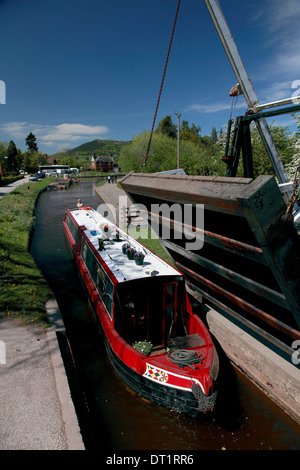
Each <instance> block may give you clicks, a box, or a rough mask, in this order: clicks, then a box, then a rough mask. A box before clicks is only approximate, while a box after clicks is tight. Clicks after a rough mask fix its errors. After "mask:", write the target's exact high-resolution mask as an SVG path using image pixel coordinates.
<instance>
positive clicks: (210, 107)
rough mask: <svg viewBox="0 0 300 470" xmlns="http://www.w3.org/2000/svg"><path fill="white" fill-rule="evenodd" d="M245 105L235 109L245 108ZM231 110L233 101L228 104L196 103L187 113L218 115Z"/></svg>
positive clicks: (188, 108) (239, 105) (229, 100)
mask: <svg viewBox="0 0 300 470" xmlns="http://www.w3.org/2000/svg"><path fill="white" fill-rule="evenodd" d="M243 107H245V104H244V103H243V104H241V103H240V104H238V105H237V106H235V109H236V108H238V109H240V108H243ZM230 109H231V99H228V102H227V103H225V102H224V103H205V104H203V103H202V104H201V103H194V104H191V105H189V106H188V107H187V109H186V111H198V112H199V113H217V112H220V111H228V110H230Z"/></svg>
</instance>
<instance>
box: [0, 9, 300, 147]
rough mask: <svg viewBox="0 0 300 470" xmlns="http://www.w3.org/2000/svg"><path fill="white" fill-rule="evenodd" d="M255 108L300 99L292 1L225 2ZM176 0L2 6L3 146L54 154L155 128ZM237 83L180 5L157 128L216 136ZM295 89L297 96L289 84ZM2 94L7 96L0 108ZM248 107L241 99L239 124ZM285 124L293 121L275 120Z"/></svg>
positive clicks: (211, 40) (200, 16)
mask: <svg viewBox="0 0 300 470" xmlns="http://www.w3.org/2000/svg"><path fill="white" fill-rule="evenodd" d="M220 5H221V7H222V10H223V13H224V15H225V17H226V20H227V22H228V24H229V27H230V30H231V33H232V35H233V38H234V39H235V42H236V44H237V47H238V49H239V52H240V54H241V57H242V59H243V62H244V64H245V67H246V69H247V72H248V74H249V76H250V78H251V80H252V83H253V85H254V88H255V91H256V94H257V96H258V99H259V102H260V103H265V102H268V101H273V100H276V99H283V98H286V97H290V96H292V94H294V93H295V91H297V88H298V89H299V94H300V33H299V20H300V2H299V0H285V1H284V2H283V1H282V0H248V1H246V0H220ZM176 7H177V0H51V1H50V0H26V1H24V0H0V18H1V28H0V80H1V81H2V82H4V83H5V87H6V89H5V98H6V99H5V104H4V103H3V101H4V100H3V87H2V94H1V93H0V102H1V104H0V141H2V142H9V141H10V140H13V141H14V142H15V144H16V145H17V147H18V148H20V149H21V150H22V151H25V150H26V145H25V139H26V136H27V135H28V134H29V132H33V133H34V134H35V135H36V137H37V144H38V147H39V150H40V151H41V152H43V153H47V154H49V155H51V154H53V153H55V152H56V151H58V150H61V149H63V148H74V147H76V146H78V145H80V144H82V143H84V142H87V141H90V140H93V139H95V138H99V139H113V140H131V139H132V138H133V137H134V136H135V135H136V134H138V133H140V132H141V131H143V130H146V129H147V130H150V129H151V126H152V121H153V117H154V111H155V106H156V100H157V97H158V92H159V87H160V82H161V78H162V73H163V69H164V64H165V59H166V54H167V50H168V45H169V40H170V35H171V30H172V26H173V21H174V16H175V11H176ZM236 82H237V80H236V78H235V76H234V73H233V71H232V69H231V66H230V64H229V61H228V59H227V56H226V54H225V52H224V50H223V47H222V45H221V42H220V40H219V37H218V35H217V32H216V30H215V28H214V25H213V23H212V20H211V18H210V16H209V14H208V11H207V8H206V6H205V3H204V1H203V0H182V1H181V6H180V10H179V16H178V21H177V25H176V30H175V35H174V41H173V46H172V50H171V54H170V59H169V64H168V69H167V73H166V78H165V82H164V87H163V91H162V96H161V101H160V106H159V110H158V116H157V121H156V125H157V124H158V122H159V121H160V119H162V118H163V117H164V116H166V115H168V114H169V115H171V116H172V119H173V121H174V122H177V117H176V115H175V111H176V112H180V113H181V119H182V120H186V121H189V123H190V125H191V124H192V123H194V124H196V125H200V126H201V130H202V131H201V134H202V135H208V134H210V133H211V130H212V127H216V129H217V130H218V131H219V130H220V129H221V127H222V126H225V125H226V124H227V121H228V119H229V115H230V107H231V98H230V97H229V91H230V89H231V88H232V86H233V85H235V84H236ZM293 87H294V88H293ZM1 97H2V100H1ZM245 110H246V104H245V101H244V99H243V97H239V99H238V101H237V104H236V106H235V108H234V113H233V115H234V116H237V115H240V114H243V113H244V112H245ZM278 122H280V123H281V124H282V125H292V124H293V121H292V120H291V119H290V116H289V115H286V116H283V117H281V118H280V120H279V119H278Z"/></svg>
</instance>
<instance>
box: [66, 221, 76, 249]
mask: <svg viewBox="0 0 300 470" xmlns="http://www.w3.org/2000/svg"><path fill="white" fill-rule="evenodd" d="M66 224H67V227H68V229H69V230H70V232H71V235H72V237H73V239H74V241H75V243H76V245H77V241H78V229H77V227H76V225H75V222H73V220H72V219H71V217H70V215H69V214H67V216H66Z"/></svg>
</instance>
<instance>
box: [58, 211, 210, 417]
mask: <svg viewBox="0 0 300 470" xmlns="http://www.w3.org/2000/svg"><path fill="white" fill-rule="evenodd" d="M66 217H69V218H71V219H73V218H72V213H71V211H67V213H66ZM66 217H65V220H64V222H63V225H64V230H65V234H66V237H67V242H68V245H69V247H70V249H71V253H72V255H73V257H74V259H75V262H76V264H77V267H78V269H79V273H80V275H81V278H82V281H83V284H84V286H85V288H86V290H87V293H88V295H89V297H90V300H91V303H92V305H93V308H94V312H95V315H96V318H97V320H98V322H99V326H100V329H101V331H102V333H103V338H104V342H105V347H106V350H107V353H108V355H109V358H110V360H111V363H112V365H113V367H114V368H115V370H116V372H117V373H118V375H119V376H120V377H121V378H122V379H123V380H124V382H126V383H127V384H128V385H129V386H130V387H131V388H132V389H133V390H134V391H136V392H137V393H138V394H139V395H141V396H143V397H145V398H146V399H148V400H150V401H153V402H155V403H158V404H159V405H162V406H165V407H167V408H169V409H172V410H175V411H179V412H184V413H188V414H191V415H197V414H198V413H207V412H209V411H212V410H213V409H214V407H215V405H216V399H217V391H216V380H215V379H216V376H217V372H216V370H217V369H218V360H217V355H216V351H215V348H214V346H213V343H212V340H211V337H210V335H209V333H208V331H207V329H206V328H205V326H204V324H203V322H202V321H201V320H200V318H199V317H198V316H196V315H194V314H193V313H192V309H191V306H190V303H189V301H188V298H187V295H186V293H185V297H186V299H185V304H186V310H187V312H186V315H185V328H186V332H187V334H186V335H185V336H180V337H177V338H175V339H174V342H175V343H176V341H177V342H178V344H179V347H178V346H177V348H176V349H175V351H174V350H173V351H170V352H165V351H158V352H157V353H153V354H151V355H149V356H145V355H144V354H142V353H141V352H139V351H137V350H136V349H135V348H134V347H133V346H132V345H130V344H128V342H126V341H125V340H124V339H123V338H122V337H121V336H120V334H119V333H118V332H117V331H116V328H115V325H114V321H115V317H114V312H113V313H109V312H108V310H107V307H106V305H105V302H104V301H103V298H101V295H100V293H99V289H97V286H96V285H95V281H94V280H93V278H92V276H91V274H90V272H89V270H88V268H87V265H86V263H85V261H84V259H83V257H82V252H81V243H82V240H83V239H85V243H86V244H87V245H88V246H89V248H90V249H91V250H93V254H94V256H95V257H97V259H98V262H99V263H102V264H101V266H102V267H103V270H105V272H106V273H107V275H108V276H109V278H110V281H111V282H112V284H113V286H114V287H113V296H114V295H115V292H116V286H117V284H118V280H117V279H116V277H115V276H114V274H113V273H112V272H111V271H110V270H109V268H108V266H106V265H105V264H103V262H102V261H101V259H100V258H99V256H98V254H97V250H95V247H94V246H92V245H91V243H90V241H89V240H88V239H86V237H85V234H84V232H85V229H86V227H85V226H78V224H77V223H76V220H74V219H73V222H74V225H75V226H76V228H77V234H78V236H77V237H76V236H75V238H74V230H73V232H72V233H71V230H70V227H69V225H68V224H67V222H66ZM179 274H180V275H181V273H179ZM112 310H113V309H112Z"/></svg>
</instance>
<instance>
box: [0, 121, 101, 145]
mask: <svg viewBox="0 0 300 470" xmlns="http://www.w3.org/2000/svg"><path fill="white" fill-rule="evenodd" d="M0 128H1V130H2V132H4V133H6V134H8V135H9V136H10V138H12V139H20V138H24V139H25V138H26V137H27V135H28V134H29V133H30V132H32V133H33V134H34V135H35V136H36V138H37V139H38V140H40V141H41V142H42V143H43V145H47V146H49V145H53V144H58V145H59V146H60V145H61V144H62V142H63V145H64V146H66V145H68V144H69V143H72V142H75V141H80V140H84V139H94V138H99V137H100V136H102V135H103V134H105V133H106V132H108V130H109V129H108V128H107V127H106V126H87V125H85V124H59V125H57V126H49V125H39V124H32V123H28V122H9V123H5V124H2V125H1V126H0Z"/></svg>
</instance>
